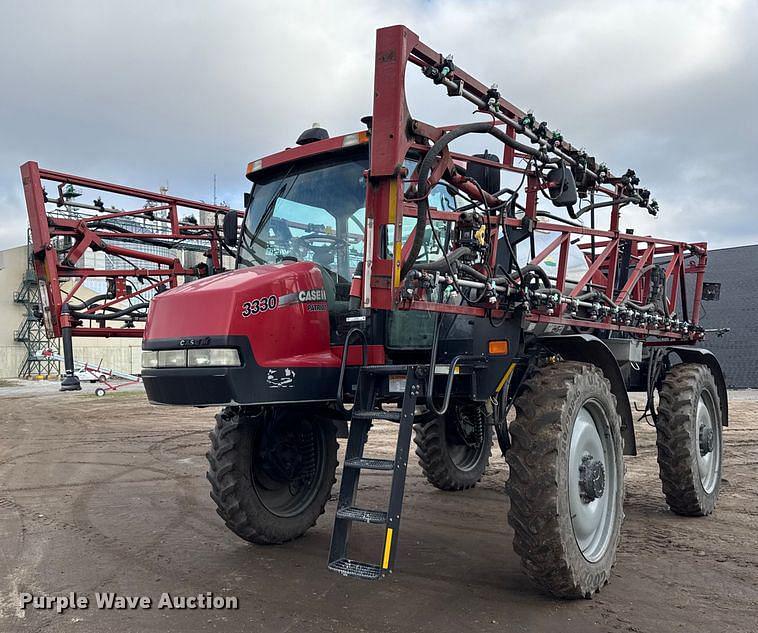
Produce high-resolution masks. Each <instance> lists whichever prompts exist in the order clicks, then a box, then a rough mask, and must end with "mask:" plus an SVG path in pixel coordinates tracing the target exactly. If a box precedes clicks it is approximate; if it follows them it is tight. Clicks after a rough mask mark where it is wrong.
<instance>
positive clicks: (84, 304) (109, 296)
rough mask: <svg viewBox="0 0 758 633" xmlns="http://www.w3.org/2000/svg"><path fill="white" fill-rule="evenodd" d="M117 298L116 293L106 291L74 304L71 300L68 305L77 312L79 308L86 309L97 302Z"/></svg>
mask: <svg viewBox="0 0 758 633" xmlns="http://www.w3.org/2000/svg"><path fill="white" fill-rule="evenodd" d="M115 298H116V295H115V294H110V293H106V294H104V295H94V296H92V297H90V298H89V299H85V300H84V301H82V302H81V303H77V304H73V303H71V302H69V304H68V307H69V309H70V310H72V311H73V312H77V311H79V310H86V309H87V308H89V307H90V306H91V305H93V304H95V303H97V302H98V301H107V300H108V299H115Z"/></svg>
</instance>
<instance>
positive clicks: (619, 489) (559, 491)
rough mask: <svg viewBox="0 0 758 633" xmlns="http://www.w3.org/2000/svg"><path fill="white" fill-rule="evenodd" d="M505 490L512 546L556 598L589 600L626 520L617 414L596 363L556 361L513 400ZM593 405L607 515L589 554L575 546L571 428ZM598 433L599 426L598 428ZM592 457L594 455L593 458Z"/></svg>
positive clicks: (602, 577)
mask: <svg viewBox="0 0 758 633" xmlns="http://www.w3.org/2000/svg"><path fill="white" fill-rule="evenodd" d="M515 405H516V419H515V420H514V421H513V423H512V424H511V425H510V433H511V439H512V444H511V447H510V448H509V449H508V451H507V452H506V455H505V459H506V461H507V462H508V466H509V467H510V475H509V479H508V482H507V484H506V491H507V493H508V496H509V497H510V500H511V507H510V510H509V512H508V523H509V524H510V525H511V527H512V528H513V531H514V537H513V549H514V550H515V552H516V554H518V555H519V556H520V558H521V563H522V567H523V569H524V571H525V573H526V574H527V576H529V577H530V578H531V579H532V580H533V581H534V582H535V583H536V584H537V585H538V586H540V587H541V588H542V589H544V590H545V591H547V592H548V593H550V594H552V595H554V596H556V597H559V598H589V597H591V596H592V594H593V593H595V592H597V591H599V590H600V588H601V587H603V585H605V584H606V583H607V582H608V579H609V577H610V574H611V568H612V567H613V565H614V563H615V561H616V550H617V548H618V543H619V539H620V536H621V525H622V522H623V519H624V511H623V499H624V462H623V455H622V443H621V430H620V429H621V418H620V416H619V414H618V412H617V410H616V398H615V397H614V395H613V394H612V392H611V388H610V383H609V382H608V380H607V379H606V378H605V377H604V375H603V373H602V371H601V370H600V369H598V368H597V367H595V366H593V365H590V364H587V363H578V362H558V363H555V364H553V365H548V366H546V367H543V368H541V369H539V370H537V371H536V372H535V374H534V375H533V376H532V377H531V378H530V379H529V380H527V382H526V383H525V384H524V388H523V391H522V393H521V395H520V396H519V397H518V399H517V400H516V402H515ZM587 407H591V408H592V410H593V411H594V412H595V414H594V415H593V418H596V422H595V423H596V424H598V425H599V427H602V435H603V437H605V438H606V439H605V440H601V441H604V442H605V444H604V446H605V447H606V448H607V451H608V458H609V459H608V460H607V464H606V470H605V478H604V481H605V482H607V483H606V484H605V486H604V491H601V492H600V494H599V496H598V497H596V498H595V499H596V500H598V501H599V500H600V498H599V497H601V496H602V495H603V494H606V495H610V496H609V497H608V499H607V500H606V503H607V506H606V507H607V508H609V509H610V510H609V512H612V513H609V514H608V515H607V518H604V519H603V521H602V526H603V527H602V528H599V529H602V530H603V532H602V538H601V539H600V542H601V543H602V546H600V547H598V548H597V549H595V550H594V551H592V552H591V553H590V552H588V551H585V550H583V549H582V547H581V546H580V544H579V542H580V539H579V537H578V536H577V534H578V532H577V531H576V529H577V527H576V525H577V524H575V521H576V516H577V515H578V514H579V513H577V512H574V511H573V510H572V495H573V494H574V492H575V491H574V490H573V483H572V467H573V466H575V465H576V463H575V461H574V460H575V459H576V457H578V456H579V454H580V451H577V455H572V454H571V448H570V447H571V445H572V438H574V431H575V426H576V425H577V424H578V423H579V422H578V420H579V419H580V414H581V412H582V410H583V409H586V408H587ZM598 434H599V435H600V434H601V430H598ZM596 457H597V455H596Z"/></svg>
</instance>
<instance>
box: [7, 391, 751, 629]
mask: <svg viewBox="0 0 758 633" xmlns="http://www.w3.org/2000/svg"><path fill="white" fill-rule="evenodd" d="M55 389H56V386H55V385H26V386H22V387H14V386H6V387H3V388H0V631H2V632H6V631H17V630H18V631H43V630H45V631H82V632H89V631H92V632H98V633H99V632H101V631H214V630H218V631H238V630H245V631H280V632H284V631H346V632H347V631H350V632H356V631H386V632H392V631H439V632H442V633H445V632H448V631H450V632H453V631H455V632H457V631H510V630H513V631H561V632H580V631H581V632H582V633H587V632H588V631H605V632H607V631H634V632H637V633H642V632H655V633H658V632H661V631H687V632H695V631H720V632H721V631H745V632H753V631H756V630H757V629H758V568H757V567H756V566H757V565H758V468H756V464H757V463H758V439H756V432H757V431H758V415H757V414H758V395H756V394H755V393H749V392H741V393H734V394H733V397H732V402H731V407H732V414H731V426H730V427H729V428H728V429H727V430H726V432H725V438H726V443H725V446H726V450H725V468H724V481H723V484H722V493H721V498H720V502H719V504H718V508H717V511H716V512H715V514H714V515H713V516H711V517H708V518H702V519H684V518H680V517H676V516H674V515H673V514H671V513H670V512H669V511H668V510H667V508H666V505H665V503H664V500H663V496H662V494H661V491H660V482H659V480H658V474H657V468H656V463H655V453H654V441H655V436H654V433H653V432H652V430H651V429H650V428H649V427H648V426H647V425H645V424H644V423H642V424H640V425H639V428H638V443H639V447H640V452H641V455H640V456H638V457H636V458H628V460H627V479H626V482H627V498H626V522H625V524H624V532H623V539H622V543H621V549H620V552H619V555H618V562H617V565H616V568H615V573H614V575H613V578H612V581H611V583H610V584H609V585H608V586H607V587H606V588H605V589H604V590H603V591H602V592H601V593H600V594H598V595H597V596H596V597H595V598H594V599H592V600H583V601H578V602H562V601H555V600H552V599H550V598H547V597H545V596H543V595H541V594H540V593H538V592H537V591H536V590H535V589H534V587H532V586H531V585H530V583H529V582H528V581H527V580H526V578H525V577H524V576H523V574H522V573H521V571H520V568H519V560H518V558H517V557H516V555H515V554H514V553H513V550H512V548H511V538H512V532H511V530H510V528H509V527H508V524H507V521H506V513H507V510H508V499H507V497H506V496H505V494H504V492H503V487H504V482H505V480H506V478H507V467H506V466H505V463H504V461H503V459H502V457H501V456H500V455H499V454H498V455H497V456H496V457H495V458H494V459H493V462H492V467H491V468H490V471H489V472H488V474H487V475H486V477H485V479H484V480H483V482H482V484H481V485H479V486H478V487H477V488H475V489H474V490H471V491H467V492H463V493H443V492H439V491H437V490H435V489H433V488H432V487H431V486H430V485H429V484H427V483H426V481H425V480H424V479H423V477H422V476H421V472H420V469H419V468H418V467H417V466H416V465H415V463H414V465H413V467H411V468H409V473H408V485H407V488H406V502H405V510H404V516H403V525H402V531H401V536H400V549H399V552H398V558H397V569H396V573H395V574H394V575H393V576H392V577H391V578H388V579H385V580H382V581H379V582H373V583H372V582H365V581H358V580H353V579H345V578H341V577H339V576H337V575H336V574H333V573H331V572H328V571H327V569H326V557H327V550H328V546H329V535H330V530H331V521H332V518H333V513H334V507H335V504H334V501H331V502H330V503H329V505H328V506H327V512H326V514H325V515H324V516H323V517H322V519H321V520H320V521H319V523H318V525H317V526H316V527H315V528H314V529H313V530H311V531H310V532H309V533H308V534H307V535H306V536H305V537H304V538H302V539H299V540H298V541H296V542H294V543H291V544H288V545H284V546H279V547H256V546H252V545H249V544H247V543H244V542H243V541H241V540H239V539H238V538H237V537H235V536H234V535H233V534H232V533H231V532H229V531H228V530H226V528H225V527H224V526H223V524H222V522H221V520H220V519H219V518H218V517H217V516H216V514H215V512H214V507H213V504H212V502H211V500H210V499H209V497H208V485H207V483H206V481H205V478H204V475H205V458H204V453H205V450H206V444H207V432H208V430H209V428H210V426H211V424H212V418H213V413H214V412H213V411H211V410H208V409H205V410H203V409H179V408H171V407H151V406H150V405H149V404H147V402H146V401H145V398H144V395H143V394H142V393H141V392H140V391H132V392H130V393H123V392H119V393H117V394H108V395H107V396H106V397H104V398H96V397H95V396H94V395H92V391H93V387H92V386H87V387H86V388H85V392H83V393H78V394H59V393H58V392H57V391H56V390H55ZM393 438H394V427H393V426H391V425H381V424H379V425H378V426H377V430H376V432H374V433H373V434H372V438H371V440H370V441H371V449H370V452H371V454H379V455H381V454H386V455H389V454H390V450H391V447H392V446H393ZM387 481H388V480H387V479H386V478H385V476H384V474H383V473H376V474H373V475H372V474H367V475H365V476H364V477H363V480H362V482H363V487H362V489H361V493H360V495H361V496H360V499H361V501H362V504H365V505H364V507H365V506H369V507H371V506H373V507H381V503H382V502H383V500H384V498H385V497H384V493H385V490H386V484H387ZM335 492H336V489H335ZM354 532H355V531H354ZM381 538H382V532H381V530H380V529H378V528H376V526H365V527H361V528H358V530H357V535H356V539H357V543H358V545H360V546H361V547H363V548H364V549H365V551H366V552H367V555H369V556H371V555H373V556H375V557H376V556H378V555H379V552H380V550H381ZM70 591H75V592H77V593H78V594H79V595H80V596H87V597H90V599H91V600H93V601H94V594H95V592H98V591H100V592H105V591H115V592H119V593H120V594H125V595H147V596H150V597H152V598H153V599H154V600H157V599H158V597H159V596H160V594H161V593H162V592H171V593H173V594H177V595H195V594H198V593H203V592H209V591H210V592H213V593H214V594H216V595H227V596H229V595H231V596H236V597H237V598H238V600H239V609H238V610H222V611H208V610H184V611H179V610H173V611H172V610H158V609H156V608H155V607H153V608H152V609H149V610H142V609H136V610H121V611H106V610H97V609H95V608H93V607H90V608H89V609H87V610H68V611H65V612H64V613H62V614H60V615H59V614H57V613H55V612H54V611H52V612H51V611H39V610H38V611H26V612H22V611H21V610H20V609H19V608H18V603H19V599H18V596H19V594H20V593H22V592H31V593H36V594H47V595H61V594H66V593H68V592H70Z"/></svg>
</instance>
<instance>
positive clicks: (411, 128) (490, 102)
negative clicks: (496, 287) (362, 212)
mask: <svg viewBox="0 0 758 633" xmlns="http://www.w3.org/2000/svg"><path fill="white" fill-rule="evenodd" d="M450 60H451V58H450V57H445V56H443V55H442V54H440V53H438V52H436V51H434V50H433V49H432V48H430V47H429V46H427V45H426V44H424V43H422V42H421V41H420V39H419V37H418V36H417V35H416V34H415V33H413V32H412V31H410V30H409V29H407V28H406V27H403V26H392V27H388V28H384V29H380V30H378V31H377V40H376V59H375V76H374V103H373V118H372V123H371V126H372V127H371V150H370V152H371V162H370V173H369V183H370V186H369V188H368V193H367V204H366V212H367V221H366V251H365V265H364V271H363V278H362V285H361V302H362V306H363V308H366V309H383V310H391V309H397V308H400V309H413V310H428V311H434V312H442V313H460V314H467V315H472V316H486V315H487V314H488V313H489V312H490V311H492V312H493V313H494V314H495V316H499V314H498V311H497V309H494V310H491V309H490V308H488V307H486V306H485V307H479V306H472V305H450V304H446V303H439V302H433V301H428V300H424V299H423V298H421V299H419V298H418V297H416V298H414V299H413V300H410V301H409V300H408V299H407V296H406V295H403V293H402V292H401V291H402V281H403V280H402V279H401V270H402V269H403V265H404V264H405V262H406V260H407V258H408V252H409V250H410V243H411V242H412V240H413V235H411V236H410V237H409V238H408V240H406V241H405V242H403V239H402V230H401V227H402V221H403V218H404V217H415V216H416V215H417V205H416V203H415V202H414V201H413V200H409V199H407V198H406V194H405V192H406V191H407V190H408V187H407V185H408V183H409V181H410V183H411V184H412V183H413V182H414V180H413V178H414V176H415V174H408V173H407V170H406V169H405V168H404V167H403V161H404V159H405V158H406V156H407V154H408V152H409V151H411V150H415V151H416V152H418V153H420V154H421V155H423V154H425V153H426V152H427V151H429V149H430V146H431V145H432V143H434V142H436V141H437V140H439V139H440V138H441V137H442V135H443V134H444V133H445V132H446V131H447V130H449V129H450V127H435V126H432V125H429V124H427V123H423V122H421V121H419V120H416V119H414V118H412V117H411V114H410V112H409V109H408V105H407V101H406V87H405V79H406V72H407V68H408V65H409V64H410V65H412V66H416V67H419V68H420V69H422V71H423V72H424V75H426V76H427V77H430V78H433V79H434V81H435V83H437V84H439V85H441V86H442V87H444V88H446V89H447V93H448V95H449V96H456V97H462V98H464V99H467V100H468V101H470V102H471V103H473V104H474V105H475V106H476V108H477V112H478V113H481V114H484V115H487V116H489V117H490V118H491V120H492V125H493V126H496V125H498V126H500V125H502V126H504V130H505V133H506V134H507V135H508V136H509V137H510V138H512V139H516V138H517V137H520V136H525V137H526V142H531V143H534V144H536V145H537V146H538V147H540V148H541V149H542V150H543V151H545V152H550V153H551V154H552V155H553V156H556V157H558V158H559V159H560V160H561V161H562V162H563V163H564V164H567V165H571V164H573V165H576V161H577V156H581V157H582V158H581V160H583V165H584V171H585V173H587V174H589V175H591V176H592V180H591V185H590V186H588V187H587V189H586V191H587V193H588V195H590V196H591V198H590V199H591V200H593V201H594V198H595V196H598V197H602V198H606V199H607V202H605V203H604V204H598V205H594V206H595V207H597V208H600V207H605V208H610V214H609V217H608V220H607V223H608V226H607V228H597V225H596V221H595V212H594V210H593V212H592V225H591V226H590V227H585V226H575V225H569V224H563V223H559V222H555V221H553V222H551V221H546V220H545V219H544V218H543V217H541V216H540V214H539V212H538V201H539V195H540V193H541V192H544V190H545V189H546V185H545V184H544V183H543V182H542V180H541V178H540V174H539V173H538V171H537V170H536V169H534V168H532V165H531V163H530V162H528V160H527V159H528V158H529V156H528V155H527V154H524V153H522V152H520V151H518V150H517V149H514V148H513V147H511V146H509V145H507V144H505V145H504V151H503V156H502V161H501V162H495V161H490V160H484V159H482V158H478V157H476V156H469V155H464V154H460V153H456V152H452V151H447V149H445V150H444V151H443V152H442V154H441V155H440V158H439V161H438V162H437V164H436V166H435V167H434V169H433V171H432V174H431V177H430V178H429V183H430V186H431V185H433V184H435V183H437V182H439V181H440V180H441V179H442V178H443V176H444V179H445V181H446V182H448V183H451V184H453V185H454V186H455V187H458V188H459V189H460V190H461V191H465V193H466V195H467V196H469V197H470V198H472V199H475V200H479V201H481V202H483V203H485V204H487V205H489V204H493V203H494V201H495V199H494V198H493V197H492V196H490V195H489V194H487V193H486V192H483V191H482V190H481V188H478V187H476V186H475V185H474V184H473V183H472V182H470V180H468V179H466V178H465V177H463V176H462V175H460V173H459V172H458V171H457V170H456V169H455V164H456V162H460V161H462V160H465V161H469V162H473V163H479V164H482V165H486V166H489V167H496V168H498V169H501V170H504V171H506V172H511V173H515V174H520V175H522V176H523V178H524V179H525V193H526V197H525V203H524V205H523V217H520V218H517V217H501V216H500V215H497V214H492V215H489V214H488V215H487V217H486V225H487V227H488V230H489V231H490V232H491V233H490V235H491V236H493V237H494V239H493V240H492V243H493V244H494V245H495V247H496V245H497V235H498V232H499V231H500V230H501V228H502V229H503V230H505V227H506V226H507V227H510V228H511V229H513V230H522V231H524V230H528V231H533V230H535V229H539V230H541V231H550V232H551V233H555V239H554V240H553V241H552V242H551V243H550V245H549V246H547V247H546V248H545V249H543V250H542V252H538V253H534V257H533V258H532V260H531V263H533V264H539V263H540V262H542V261H543V260H544V259H545V258H546V257H547V256H549V255H550V254H551V253H553V252H557V254H558V272H557V279H556V283H555V289H556V290H557V291H558V292H559V293H561V295H562V298H561V299H560V300H559V301H558V304H557V305H556V306H555V307H554V308H553V309H550V310H540V309H533V310H530V311H529V310H528V311H527V312H526V314H525V318H526V319H527V321H529V322H532V323H535V324H539V323H543V324H547V325H548V326H549V325H550V324H561V325H565V326H578V327H587V326H588V325H590V326H591V327H593V328H595V329H601V330H617V331H623V332H628V333H630V334H634V335H637V336H639V337H660V338H663V339H668V340H677V341H680V342H694V341H696V340H698V339H700V338H702V336H703V332H702V330H701V329H700V328H699V327H698V326H697V324H698V322H699V318H700V301H701V299H702V293H703V275H704V272H705V266H706V263H707V244H706V243H705V242H698V243H686V242H680V241H676V240H668V239H659V238H654V237H650V236H640V235H634V234H631V233H630V232H622V231H621V230H620V220H621V209H622V207H623V206H624V205H625V204H628V203H629V202H630V200H632V201H633V202H634V203H635V204H638V205H639V206H640V207H642V208H644V209H647V211H649V212H650V213H651V214H655V213H656V212H657V205H655V203H654V202H653V203H652V204H651V203H650V201H649V199H648V196H649V192H647V191H645V190H639V192H641V195H638V194H637V192H636V191H635V190H634V187H631V188H630V176H629V174H630V172H627V174H626V175H625V176H622V177H618V176H614V175H613V174H612V173H610V171H609V170H607V168H606V167H605V166H604V165H603V164H602V163H599V162H598V161H596V160H595V159H594V157H588V156H586V153H583V152H582V153H579V152H577V151H576V150H575V149H574V148H573V147H572V146H571V145H570V144H568V143H567V142H566V141H565V140H563V139H562V138H561V137H560V135H559V134H557V133H553V132H551V131H550V130H548V129H547V127H546V124H541V125H540V126H534V125H531V126H530V125H528V124H526V122H527V121H528V120H529V119H530V118H531V119H532V120H533V117H532V115H531V114H528V113H526V112H524V111H522V110H520V109H519V108H517V107H516V106H514V105H513V104H512V103H510V102H508V101H507V100H505V99H504V98H502V97H500V96H499V93H498V92H497V90H496V89H495V87H494V86H493V87H492V88H488V87H487V86H485V85H484V84H483V83H481V82H479V81H478V80H476V79H475V78H473V77H472V76H471V75H469V74H468V73H466V72H465V71H463V70H461V69H459V68H457V67H455V66H454V65H453V64H452V63H451V61H450ZM522 163H526V164H525V165H524V164H522ZM631 175H632V176H633V175H634V174H633V172H631ZM630 191H633V193H632V194H630ZM630 195H631V198H630ZM498 202H499V201H498ZM458 215H459V214H458V213H456V212H448V211H439V210H434V209H433V210H431V211H430V218H431V219H435V220H445V221H449V222H453V223H454V222H455V221H456V220H457V219H458ZM392 225H394V236H395V237H394V243H393V245H392V248H391V249H388V248H387V245H386V239H387V238H386V236H387V234H388V231H387V230H386V229H387V227H389V226H392ZM577 239H578V240H579V245H580V248H582V250H583V252H584V254H585V257H586V259H587V263H588V267H589V269H588V271H587V273H586V274H585V275H584V277H583V278H582V279H581V280H580V283H578V284H576V286H575V287H574V288H573V290H570V292H569V291H568V290H567V279H566V273H567V268H568V254H569V246H570V244H571V243H572V242H574V241H576V240H577ZM622 252H626V253H627V254H628V255H627V256H628V258H629V259H628V261H629V274H628V277H627V278H626V279H625V280H623V283H622V284H621V287H619V286H618V285H617V279H616V275H617V270H618V269H619V266H618V265H619V261H620V258H621V256H622ZM489 256H490V261H489V265H490V266H491V269H492V270H494V266H495V262H496V257H497V249H496V248H493V249H492V251H491V253H490V254H489ZM656 258H664V260H665V264H664V265H665V273H664V275H665V286H664V288H665V289H666V303H667V308H668V310H669V311H670V312H672V313H673V312H675V311H677V310H681V312H680V313H679V315H680V317H681V318H677V319H675V320H674V321H675V323H674V325H673V326H672V325H670V324H669V323H668V322H667V323H666V325H665V326H664V325H663V323H661V324H657V323H656V322H655V321H654V320H651V322H647V323H645V324H644V325H639V324H637V325H632V324H630V323H629V322H627V320H625V318H624V305H625V303H626V302H627V301H630V300H632V301H638V302H640V301H644V298H645V297H646V296H647V293H648V291H649V289H650V285H651V264H652V263H653V262H655V261H656ZM685 275H693V276H694V284H693V287H694V293H692V296H691V300H690V301H688V297H687V285H686V284H685ZM587 285H589V286H591V287H593V288H596V289H597V290H599V291H601V292H603V293H604V294H605V295H606V296H607V297H608V298H610V300H611V301H612V304H613V306H614V310H613V312H614V314H612V315H606V316H604V317H602V318H598V319H595V320H593V321H591V322H588V320H587V319H577V318H575V312H576V310H575V308H576V303H577V301H578V295H579V294H580V292H581V291H582V288H583V287H586V286H587ZM663 320H664V319H662V320H661V321H663ZM649 344H655V343H654V342H653V341H650V342H649Z"/></svg>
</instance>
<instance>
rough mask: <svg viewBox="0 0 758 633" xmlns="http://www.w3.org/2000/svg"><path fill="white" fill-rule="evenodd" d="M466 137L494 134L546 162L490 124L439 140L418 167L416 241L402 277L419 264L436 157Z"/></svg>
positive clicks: (469, 127)
mask: <svg viewBox="0 0 758 633" xmlns="http://www.w3.org/2000/svg"><path fill="white" fill-rule="evenodd" d="M466 134H491V135H492V136H494V137H495V138H496V139H498V140H499V141H502V142H503V143H505V144H506V145H508V146H509V147H512V148H514V149H515V150H517V151H519V152H522V153H524V154H528V155H530V156H534V157H535V158H540V159H545V158H546V154H545V153H544V152H542V151H540V150H538V149H536V148H534V147H532V146H531V145H525V144H524V143H520V142H519V141H517V140H515V139H512V138H511V137H510V136H508V135H507V134H506V133H505V132H504V131H503V130H501V129H499V128H498V127H497V126H495V125H493V124H492V123H491V122H487V121H482V122H479V123H468V124H466V125H461V126H460V127H457V128H455V129H454V130H451V131H450V132H446V133H445V134H443V135H442V136H441V137H440V139H439V140H438V141H437V142H436V143H435V144H434V145H432V147H431V148H430V149H429V151H428V152H427V153H426V155H425V156H424V158H423V159H422V160H421V162H420V163H419V166H418V185H417V192H418V201H417V203H416V205H417V208H418V213H417V219H416V233H415V235H414V238H413V244H412V245H411V250H410V252H409V253H408V259H406V261H405V263H404V264H403V267H402V268H401V270H400V276H401V277H405V275H407V274H408V271H410V270H411V268H413V266H414V264H415V263H416V259H417V258H418V254H419V253H420V252H421V247H422V246H423V243H424V229H425V228H426V222H427V218H428V217H429V201H428V200H427V195H428V193H429V183H428V182H427V181H428V179H429V173H430V172H431V170H432V165H433V163H434V160H435V159H436V158H437V156H439V154H440V153H441V152H442V150H443V149H445V148H446V147H447V146H448V145H450V143H452V142H453V141H454V140H455V139H457V138H460V137H461V136H464V135H466Z"/></svg>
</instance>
